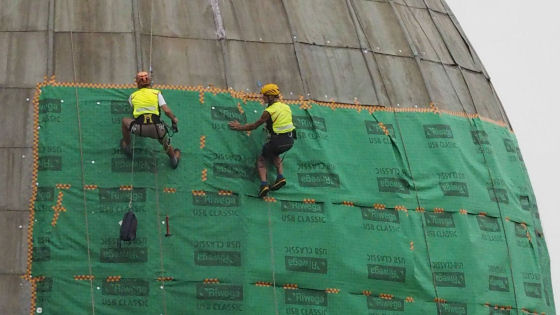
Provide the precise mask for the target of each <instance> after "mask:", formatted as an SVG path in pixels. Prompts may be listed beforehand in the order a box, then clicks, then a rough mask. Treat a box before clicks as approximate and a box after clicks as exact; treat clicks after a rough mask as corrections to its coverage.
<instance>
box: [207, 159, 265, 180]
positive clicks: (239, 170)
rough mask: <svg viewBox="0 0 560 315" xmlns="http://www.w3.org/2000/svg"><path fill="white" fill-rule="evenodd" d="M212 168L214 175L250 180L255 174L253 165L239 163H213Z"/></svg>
mask: <svg viewBox="0 0 560 315" xmlns="http://www.w3.org/2000/svg"><path fill="white" fill-rule="evenodd" d="M213 170H214V175H215V176H221V177H228V178H243V179H248V180H251V179H252V178H254V176H255V168H254V167H252V166H247V165H241V164H232V163H214V166H213Z"/></svg>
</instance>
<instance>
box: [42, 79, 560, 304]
mask: <svg viewBox="0 0 560 315" xmlns="http://www.w3.org/2000/svg"><path fill="white" fill-rule="evenodd" d="M76 91H77V94H76ZM132 91H133V90H132V89H108V88H107V89H102V88H83V87H80V88H77V89H75V88H74V87H60V86H45V87H42V91H41V94H40V101H39V108H38V111H39V126H40V129H39V131H38V134H39V141H38V144H37V147H36V149H37V152H38V159H37V164H36V166H37V168H38V177H37V182H36V183H35V184H36V185H37V193H36V194H35V196H34V214H33V215H34V217H33V218H34V220H33V221H34V222H33V226H32V229H33V230H32V232H33V233H32V234H33V251H32V258H33V262H32V266H31V275H32V277H33V279H35V280H34V281H35V283H36V298H35V299H34V301H35V304H34V306H35V310H36V311H37V312H38V311H39V310H40V311H41V312H42V313H43V314H62V313H69V314H88V313H93V311H95V313H96V314H130V313H136V314H321V315H323V314H378V315H381V314H391V315H395V314H442V315H443V314H456V315H463V314H521V313H522V311H523V310H525V311H530V312H538V313H541V312H544V313H546V314H554V312H555V311H554V301H553V297H552V289H551V283H550V266H549V258H548V253H547V249H546V244H545V242H544V238H543V235H542V230H541V226H540V222H539V217H538V211H537V208H536V202H535V199H534V195H533V192H532V189H531V185H530V183H529V179H528V176H527V173H526V169H525V166H524V164H523V161H522V158H521V155H520V153H519V149H518V146H517V142H516V138H515V136H514V134H513V133H512V132H511V131H509V130H508V129H507V128H504V127H502V126H500V125H498V124H495V123H491V122H487V121H485V120H481V119H479V118H466V117H461V116H454V115H451V114H446V113H435V112H431V111H421V110H413V109H411V110H399V111H395V110H377V111H373V112H370V111H368V110H363V109H362V110H357V109H356V108H335V107H332V108H331V107H328V106H323V105H320V104H315V103H310V104H306V106H300V105H302V104H292V105H291V108H292V112H293V115H294V116H293V117H294V119H293V121H294V123H295V125H296V127H297V133H298V140H296V143H295V145H294V147H293V148H292V149H291V150H290V151H288V152H287V153H286V154H285V155H284V169H285V171H284V175H285V177H286V178H287V185H286V186H285V187H284V188H282V189H281V190H279V191H275V192H271V193H270V195H269V196H270V198H268V199H266V200H262V199H259V198H257V196H256V194H257V189H258V186H259V179H258V177H257V174H256V171H255V160H256V157H257V156H258V155H259V153H260V150H261V147H262V145H263V143H264V142H265V141H266V134H265V132H264V131H263V128H262V127H261V128H259V129H257V130H254V131H252V132H251V133H250V134H249V133H247V132H235V131H231V130H229V129H228V126H227V122H228V121H230V120H238V121H240V122H242V123H245V122H252V121H255V120H256V119H258V117H260V115H261V113H262V111H263V108H264V107H263V105H262V104H261V103H259V102H256V101H246V100H245V101H244V100H242V99H240V98H235V97H233V96H232V95H231V94H229V93H216V94H213V93H210V92H208V91H206V92H198V91H187V90H181V89H162V91H163V94H164V96H165V98H166V100H167V102H168V104H169V106H170V107H171V108H172V110H173V111H174V113H175V114H176V115H177V117H178V118H179V125H178V126H179V133H177V134H175V135H174V136H173V138H172V145H173V146H175V147H178V148H180V149H181V150H182V152H183V155H182V159H181V162H180V164H179V167H178V168H177V169H176V170H173V169H172V168H171V167H170V166H169V161H168V158H167V156H166V155H165V154H164V152H163V151H162V148H161V145H160V144H159V143H157V141H154V140H152V139H145V138H138V137H136V138H135V139H134V168H133V169H134V172H133V174H132V173H131V169H132V160H131V159H129V158H127V157H126V156H125V155H124V154H123V153H122V152H121V151H120V149H119V140H120V138H121V129H120V128H121V127H120V124H121V118H122V117H124V116H129V115H130V107H129V105H128V103H127V98H128V95H129V94H130V93H131V92H132ZM201 96H202V97H201ZM77 99H78V100H79V106H76V100H77ZM308 105H311V107H310V108H308V107H309V106H308ZM78 108H79V113H78V112H77V110H78ZM302 108H305V109H302ZM78 114H79V115H78ZM78 116H79V120H78ZM163 119H164V120H166V121H167V122H168V123H169V119H168V118H167V117H164V118H163ZM80 134H81V138H80ZM269 171H270V172H269V181H270V182H273V181H274V179H275V176H276V173H275V170H274V169H273V167H270V169H269ZM84 185H86V186H84ZM130 186H133V187H134V188H133V189H132V190H130ZM131 196H132V209H133V210H134V212H135V213H136V216H137V218H138V232H137V239H136V240H135V241H133V242H121V241H119V229H120V225H119V221H120V220H122V217H123V215H124V213H125V212H126V211H127V210H128V208H129V200H130V199H131ZM166 216H167V217H168V218H169V225H168V227H169V232H170V234H171V235H170V236H166V233H167V231H166V228H167V226H166V224H165V223H166Z"/></svg>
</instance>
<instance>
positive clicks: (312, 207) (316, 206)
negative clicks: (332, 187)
mask: <svg viewBox="0 0 560 315" xmlns="http://www.w3.org/2000/svg"><path fill="white" fill-rule="evenodd" d="M281 208H282V211H284V212H305V213H325V208H324V203H322V202H315V203H308V202H302V201H288V200H282V202H281Z"/></svg>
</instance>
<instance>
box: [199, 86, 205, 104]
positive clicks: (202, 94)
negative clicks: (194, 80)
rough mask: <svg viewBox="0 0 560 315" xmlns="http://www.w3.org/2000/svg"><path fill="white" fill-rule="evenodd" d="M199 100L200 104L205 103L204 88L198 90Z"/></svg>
mask: <svg viewBox="0 0 560 315" xmlns="http://www.w3.org/2000/svg"><path fill="white" fill-rule="evenodd" d="M198 101H199V102H200V104H204V90H202V89H201V90H200V91H199V92H198Z"/></svg>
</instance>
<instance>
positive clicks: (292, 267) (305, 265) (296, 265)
mask: <svg viewBox="0 0 560 315" xmlns="http://www.w3.org/2000/svg"><path fill="white" fill-rule="evenodd" d="M285 263H286V270H288V271H296V272H307V273H323V274H325V273H327V260H326V259H325V258H314V257H297V256H285Z"/></svg>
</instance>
